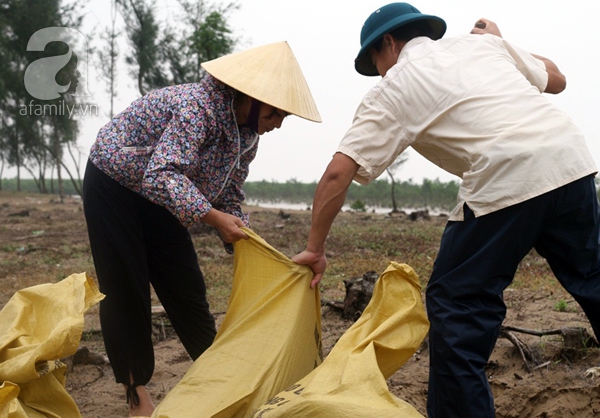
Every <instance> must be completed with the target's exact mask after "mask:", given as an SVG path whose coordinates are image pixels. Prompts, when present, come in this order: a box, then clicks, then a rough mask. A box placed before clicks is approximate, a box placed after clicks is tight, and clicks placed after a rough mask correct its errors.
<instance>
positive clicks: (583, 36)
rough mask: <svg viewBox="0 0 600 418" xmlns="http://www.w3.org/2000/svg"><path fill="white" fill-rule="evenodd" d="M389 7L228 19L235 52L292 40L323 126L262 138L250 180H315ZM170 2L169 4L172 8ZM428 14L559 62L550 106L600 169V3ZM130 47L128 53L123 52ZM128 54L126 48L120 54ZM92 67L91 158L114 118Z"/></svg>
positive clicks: (101, 12) (277, 1)
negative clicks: (374, 19) (494, 32)
mask: <svg viewBox="0 0 600 418" xmlns="http://www.w3.org/2000/svg"><path fill="white" fill-rule="evenodd" d="M175 3H176V2H175V1H171V2H169V1H166V0H163V1H162V2H161V0H158V2H157V4H158V6H159V7H161V16H164V17H168V18H169V19H171V21H172V22H173V21H174V19H175V17H174V12H175V10H176V6H175ZM387 3H388V2H385V1H383V2H382V1H379V0H301V1H290V0H240V1H239V4H240V6H241V7H240V9H239V10H237V11H235V12H233V13H232V14H231V15H230V19H229V22H230V24H231V27H232V28H233V30H234V34H235V35H236V36H238V37H239V38H240V39H241V43H240V45H239V47H238V49H247V48H250V47H254V46H260V45H264V44H268V43H273V42H279V41H287V42H288V43H289V45H290V46H291V48H292V50H293V52H294V54H295V56H296V58H297V60H298V62H299V63H300V66H301V68H302V70H303V73H304V76H305V78H306V79H307V82H308V85H309V86H310V88H311V90H312V93H313V96H314V98H315V101H316V103H317V106H318V108H319V111H320V113H321V116H322V118H323V123H320V124H318V123H314V122H309V121H307V120H304V119H300V118H298V117H294V116H291V117H288V118H287V119H286V121H285V122H284V125H283V127H282V128H281V129H280V130H278V131H274V132H271V133H269V134H266V135H264V136H263V137H261V143H260V146H259V151H258V155H257V158H256V160H255V161H254V162H253V163H252V165H251V167H250V176H249V178H248V180H251V181H255V180H263V179H264V180H275V181H286V180H289V179H292V178H295V179H297V180H298V181H303V182H311V181H317V180H318V179H319V178H320V176H321V174H322V173H323V171H324V169H325V167H326V166H327V164H328V162H329V161H330V159H331V156H332V154H333V153H334V152H335V150H336V147H337V145H338V143H339V141H340V139H341V138H342V136H343V135H344V133H345V131H346V130H347V129H348V127H349V125H350V123H351V121H352V117H353V115H354V111H355V109H356V107H357V106H358V104H359V102H360V99H361V98H362V96H363V95H364V94H365V93H366V92H367V91H368V90H369V89H370V88H371V87H372V86H373V85H375V83H376V82H377V81H378V80H379V77H364V76H361V75H359V74H358V73H357V72H356V71H355V70H354V66H353V61H354V58H355V56H356V53H357V52H358V49H359V44H360V42H359V36H360V29H361V26H362V24H363V22H364V20H365V19H366V18H367V17H368V16H369V14H370V13H371V12H373V11H375V10H376V9H377V8H378V7H380V6H383V5H385V4H387ZM169 4H170V5H169ZM411 4H412V5H414V6H415V7H417V8H418V9H419V10H420V11H421V12H422V13H427V14H433V15H437V16H439V17H441V18H443V19H444V20H445V21H446V23H447V25H448V30H447V32H446V35H445V37H449V36H454V35H460V34H464V33H467V32H469V31H470V30H471V27H472V26H473V24H474V23H475V21H476V20H477V19H479V18H481V17H485V18H488V19H490V20H492V21H494V22H496V23H497V24H498V26H499V28H500V30H501V32H502V34H503V37H504V38H505V39H507V40H508V41H511V42H513V43H515V44H517V45H519V46H521V47H523V48H525V49H527V50H529V51H531V52H533V53H536V54H539V55H543V56H546V57H548V58H550V59H552V60H553V61H554V62H555V63H556V64H557V65H558V67H559V68H560V69H561V71H562V72H563V73H564V74H565V75H566V76H567V84H568V85H567V89H566V90H565V91H564V92H563V93H562V94H560V95H557V96H551V97H552V100H553V101H554V102H555V103H556V104H557V105H558V106H559V107H560V108H562V109H564V110H565V111H566V112H567V113H569V114H570V116H571V117H572V118H573V120H574V122H575V123H576V124H577V125H578V126H579V127H580V128H581V129H582V131H583V132H584V134H585V135H586V138H587V142H588V144H589V146H590V149H591V151H592V154H593V156H594V158H595V159H596V161H597V162H599V163H600V138H599V132H600V129H599V128H600V114H599V111H600V98H599V93H600V81H599V80H598V75H597V73H598V60H599V58H598V56H599V52H600V46H599V44H600V42H599V41H600V33H599V32H598V25H597V18H598V16H599V15H600V1H595V0H571V1H570V2H569V3H568V5H567V3H565V2H553V1H547V0H519V1H517V0H504V1H498V0H455V1H448V0H419V1H414V2H411ZM86 10H87V11H88V15H87V17H86V26H85V28H84V30H83V31H82V32H84V35H86V36H88V37H90V38H91V32H89V33H87V30H88V29H87V28H92V27H94V26H95V27H96V28H97V30H98V29H99V28H100V27H101V26H102V25H107V24H108V23H109V22H108V19H109V16H110V2H109V1H107V0H90V1H88V2H87V3H86ZM123 49H124V48H123ZM122 52H124V50H122ZM94 65H95V64H93V63H92V62H91V61H90V64H89V67H90V74H89V80H90V81H89V86H88V87H89V90H90V92H91V94H92V99H91V100H90V101H91V102H93V103H95V104H97V106H98V108H99V109H100V116H99V117H97V118H92V117H87V118H85V119H84V120H83V121H84V129H83V131H82V135H81V138H80V144H81V146H82V147H83V148H84V149H85V150H86V151H87V150H88V149H89V147H90V146H91V144H92V142H93V140H94V137H95V135H96V133H97V131H98V129H99V128H100V127H101V126H102V125H103V124H104V123H106V122H107V121H108V117H107V116H106V112H108V109H109V104H108V99H107V96H106V94H105V92H104V87H103V86H102V84H101V82H100V81H99V80H98V79H96V78H95V76H94V71H95V68H94ZM128 71H129V69H128V68H127V67H126V65H125V64H124V63H122V64H120V73H121V80H120V81H119V96H118V98H117V104H116V110H117V111H118V110H122V109H123V108H125V107H126V106H127V105H128V104H129V103H130V102H131V101H132V100H134V99H135V98H136V97H137V91H136V89H135V82H134V81H133V80H132V79H131V77H129V76H128ZM408 155H409V160H408V162H407V163H406V164H405V165H404V166H403V167H402V169H401V170H400V171H399V172H398V175H397V177H398V178H399V179H401V180H409V179H413V181H415V182H418V183H420V182H421V181H422V179H423V178H428V179H431V180H433V179H436V178H439V179H440V180H442V181H448V180H453V179H455V180H458V179H457V178H456V177H454V176H453V175H450V174H447V173H445V172H444V171H442V170H441V169H439V168H437V167H436V166H434V165H433V164H431V163H429V162H428V161H426V160H424V159H423V158H422V157H420V156H419V155H418V154H417V153H416V152H415V151H412V150H409V154H408Z"/></svg>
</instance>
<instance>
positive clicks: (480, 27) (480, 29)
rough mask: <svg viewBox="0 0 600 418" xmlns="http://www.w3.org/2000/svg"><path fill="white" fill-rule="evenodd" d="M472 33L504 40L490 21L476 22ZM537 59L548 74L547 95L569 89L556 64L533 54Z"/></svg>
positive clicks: (496, 26) (480, 20) (481, 20)
mask: <svg viewBox="0 0 600 418" xmlns="http://www.w3.org/2000/svg"><path fill="white" fill-rule="evenodd" d="M471 33H474V34H479V35H482V34H484V33H490V34H492V35H496V36H498V37H500V38H502V33H501V32H500V29H499V28H498V25H496V24H495V23H494V22H492V21H491V20H488V19H483V18H482V19H479V20H478V21H477V22H475V26H474V27H473V29H471ZM531 55H533V56H534V57H535V58H537V59H539V60H541V61H542V62H543V63H544V65H545V66H546V72H547V73H548V84H546V89H545V90H544V92H545V93H552V94H558V93H561V92H562V91H563V90H564V89H565V88H566V87H567V78H566V77H565V76H564V74H563V73H561V72H560V70H559V69H558V67H557V66H556V64H555V63H554V62H552V61H551V60H549V59H548V58H545V57H542V56H540V55H536V54H531Z"/></svg>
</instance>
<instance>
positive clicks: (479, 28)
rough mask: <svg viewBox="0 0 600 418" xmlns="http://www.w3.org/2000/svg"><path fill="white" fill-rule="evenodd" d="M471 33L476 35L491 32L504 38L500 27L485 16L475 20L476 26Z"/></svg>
mask: <svg viewBox="0 0 600 418" xmlns="http://www.w3.org/2000/svg"><path fill="white" fill-rule="evenodd" d="M471 33H473V34H476V35H483V34H484V33H491V34H492V35H496V36H499V37H500V38H502V34H501V33H500V29H499V28H498V26H497V25H496V24H495V23H494V22H492V21H491V20H488V19H484V18H481V19H479V20H478V21H477V22H475V26H474V27H473V29H471Z"/></svg>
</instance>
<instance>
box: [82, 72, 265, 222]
mask: <svg viewBox="0 0 600 418" xmlns="http://www.w3.org/2000/svg"><path fill="white" fill-rule="evenodd" d="M236 94H237V92H236V90H234V89H232V88H231V87H229V86H227V85H225V84H223V83H221V82H220V81H218V80H216V79H215V78H213V77H212V76H210V75H208V74H207V75H206V76H205V77H204V78H203V79H202V80H201V81H200V82H199V83H193V84H183V85H178V86H170V87H166V88H163V89H159V90H156V91H153V92H151V93H149V94H148V95H146V96H143V97H141V98H139V99H138V100H136V101H134V102H133V103H132V104H131V105H130V106H129V107H128V108H127V109H125V110H124V111H123V112H121V113H120V114H118V115H116V116H115V117H114V118H113V119H112V120H111V121H110V122H109V123H107V124H106V125H105V126H104V127H102V128H101V129H100V132H99V133H98V137H97V139H96V142H95V143H94V145H93V146H92V149H91V151H90V160H91V161H92V163H94V164H95V165H96V166H97V167H98V168H99V169H100V170H102V171H103V172H104V173H106V174H107V175H109V176H110V177H112V178H113V179H115V180H116V181H117V182H119V183H120V184H121V185H123V186H125V187H127V188H129V189H131V190H133V191H135V192H137V193H139V194H140V195H142V196H143V197H145V198H147V199H148V200H150V201H152V202H154V203H156V204H158V205H161V206H164V207H166V208H167V209H168V210H169V211H170V212H171V213H172V214H173V215H175V216H176V217H177V218H178V219H179V221H180V222H181V223H182V224H183V225H184V226H190V225H192V224H193V223H195V222H197V221H198V220H200V218H202V217H203V216H204V215H205V214H206V213H208V211H209V210H210V209H211V207H214V208H215V209H218V210H220V211H223V212H227V213H230V214H232V215H235V216H237V217H239V218H241V219H242V220H243V221H244V222H245V223H246V225H247V224H248V218H247V216H246V215H244V214H243V213H242V211H241V207H240V204H241V203H242V202H243V201H244V199H245V195H244V192H243V191H242V188H241V187H242V184H243V183H244V181H245V180H246V178H247V176H248V168H249V167H248V166H249V164H250V162H251V161H252V160H253V159H254V157H255V155H256V150H257V147H258V135H257V134H256V133H255V132H254V131H252V130H251V129H250V128H249V127H247V126H242V127H239V128H238V125H237V122H236V120H235V114H234V100H235V97H236Z"/></svg>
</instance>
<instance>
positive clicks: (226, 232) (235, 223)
mask: <svg viewBox="0 0 600 418" xmlns="http://www.w3.org/2000/svg"><path fill="white" fill-rule="evenodd" d="M202 222H204V223H205V224H208V225H210V226H213V227H215V228H216V229H217V231H219V235H221V238H222V239H223V241H225V242H228V243H230V244H232V243H234V242H236V241H239V240H241V239H248V235H246V234H245V233H244V231H242V230H241V229H240V228H243V227H245V226H246V225H245V224H244V222H242V220H241V219H240V218H238V217H237V216H234V215H230V214H229V213H225V212H221V211H220V210H217V209H215V208H212V209H211V210H210V211H209V212H208V213H207V214H206V215H204V217H203V218H202Z"/></svg>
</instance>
